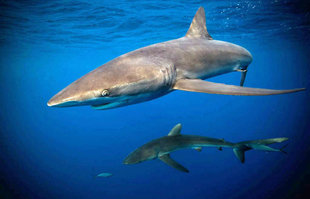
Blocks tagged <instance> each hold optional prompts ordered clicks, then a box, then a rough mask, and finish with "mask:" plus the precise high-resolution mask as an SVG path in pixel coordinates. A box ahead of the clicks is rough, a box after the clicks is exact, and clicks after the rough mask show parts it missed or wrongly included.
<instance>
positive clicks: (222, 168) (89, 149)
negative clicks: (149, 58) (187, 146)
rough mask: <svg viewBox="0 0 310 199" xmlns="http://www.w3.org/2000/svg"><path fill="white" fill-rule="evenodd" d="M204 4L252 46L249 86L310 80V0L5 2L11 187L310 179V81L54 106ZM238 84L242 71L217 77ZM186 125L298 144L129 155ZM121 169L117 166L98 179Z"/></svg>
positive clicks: (192, 190) (0, 108)
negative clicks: (169, 161)
mask: <svg viewBox="0 0 310 199" xmlns="http://www.w3.org/2000/svg"><path fill="white" fill-rule="evenodd" d="M199 6H204V7H205V9H206V15H207V27H208V30H209V33H210V34H211V35H212V36H213V38H214V39H218V40H224V41H229V42H232V43H235V44H238V45H241V46H243V47H245V48H247V49H248V50H249V51H250V52H251V53H252V55H253V58H254V60H253V63H252V64H251V65H250V66H249V72H248V75H247V80H246V83H245V86H251V87H262V88H273V89H287V88H296V87H307V88H308V89H310V79H309V77H310V68H309V62H310V61H309V55H310V54H309V52H310V51H309V48H310V47H309V44H310V42H309V41H310V37H309V30H310V28H309V27H310V26H309V18H310V13H309V6H308V3H307V1H284V0H278V1H118V2H111V1H102V0H100V1H99V0H98V1H51V2H45V1H39V0H38V1H0V30H1V32H0V44H1V46H0V81H1V83H0V91H1V92H0V131H1V133H0V180H1V187H0V194H1V196H2V197H3V198H107V199H114V198H115V199H119V198H136V199H140V198H141V199H142V198H143V199H146V198H147V199H157V198H165V199H172V198H179V199H180V198H195V199H205V198H251V199H253V198H296V197H297V196H300V197H302V196H303V195H305V194H307V190H308V189H309V187H310V186H309V184H310V183H309V174H310V171H309V168H310V161H309V160H310V158H309V154H310V153H309V152H310V151H309V150H310V147H309V144H310V134H309V133H310V132H309V129H310V106H309V99H310V95H309V91H306V92H300V93H294V94H288V95H278V96H261V97H246V96H243V97H240V96H224V95H209V94H202V93H191V92H183V91H176V92H173V93H171V94H169V95H167V96H164V97H161V98H159V99H156V100H153V101H150V102H146V103H141V104H136V105H131V106H128V107H123V108H118V109H112V110H106V111H96V110H92V109H91V108H90V107H74V108H63V109H62V108H51V107H47V105H46V102H47V101H48V99H49V98H50V97H52V96H53V95H54V94H56V93H57V92H58V91H59V90H61V89H62V88H64V87H65V86H67V85H68V84H69V83H71V82H72V81H74V80H76V79H77V78H79V77H81V76H82V75H84V74H86V73H87V72H89V71H91V70H93V69H94V68H96V67H98V66H100V65H102V64H103V63H105V62H107V61H109V60H111V59H113V58H115V57H117V56H119V55H121V54H123V53H126V52H129V51H131V50H134V49H137V48H140V47H143V46H146V45H150V44H153V43H157V42H162V41H166V40H170V39H175V38H178V37H182V36H183V35H184V34H185V33H186V31H187V28H188V27H189V25H190V22H191V19H192V17H193V16H194V14H195V12H196V10H197V9H198V7H199ZM211 80H212V81H215V82H223V83H230V84H238V83H239V80H240V74H239V73H231V74H227V75H223V76H220V77H216V78H212V79H211ZM179 122H180V123H182V124H183V131H182V133H184V134H199V135H205V136H209V137H216V138H225V139H226V140H228V141H232V142H237V141H243V140H248V139H262V138H272V137H284V136H285V137H289V138H290V140H289V145H288V147H287V149H286V150H287V151H288V155H287V156H286V155H283V154H282V153H264V152H261V151H249V152H247V153H246V162H245V164H241V163H240V162H238V160H237V159H236V158H235V157H234V155H233V152H232V150H231V149H224V150H223V151H218V150H217V149H214V148H204V149H203V151H202V152H201V153H198V152H197V151H195V150H182V151H177V152H175V153H173V154H172V156H173V158H174V159H176V160H177V161H178V162H180V163H181V164H183V165H184V166H185V167H187V168H188V169H189V170H190V173H189V174H186V173H181V172H179V171H177V170H174V169H172V168H170V167H168V166H166V165H164V164H163V163H162V162H160V161H158V160H156V161H148V162H144V163H141V164H137V165H122V160H123V159H124V158H125V157H126V156H127V154H128V153H130V152H131V151H132V150H134V149H135V148H136V147H138V146H140V145H142V144H144V143H146V142H148V141H150V140H152V139H155V138H158V137H160V136H164V135H166V134H167V133H168V132H169V130H170V129H171V128H172V127H173V126H174V125H175V124H176V123H179ZM280 146H281V145H278V147H280ZM101 172H111V173H113V174H114V175H113V176H112V177H110V178H95V177H94V176H96V175H97V174H98V173H101Z"/></svg>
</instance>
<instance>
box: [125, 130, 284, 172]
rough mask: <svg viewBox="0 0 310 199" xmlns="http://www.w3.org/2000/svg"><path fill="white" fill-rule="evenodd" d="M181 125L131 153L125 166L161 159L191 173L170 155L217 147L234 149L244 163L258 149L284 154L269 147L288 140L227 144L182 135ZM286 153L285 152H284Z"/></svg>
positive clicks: (273, 139) (221, 140)
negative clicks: (249, 152)
mask: <svg viewBox="0 0 310 199" xmlns="http://www.w3.org/2000/svg"><path fill="white" fill-rule="evenodd" d="M181 128H182V126H181V124H177V125H176V126H175V127H174V128H173V129H172V130H171V131H170V132H169V134H168V136H165V137H161V138H159V139H156V140H152V141H151V142H148V143H146V144H144V145H143V146H141V147H139V148H137V149H136V150H135V151H133V152H132V153H130V154H129V155H128V156H127V157H126V159H125V160H124V164H136V163H140V162H143V161H146V160H153V159H157V158H158V159H160V160H161V161H163V162H164V163H166V164H168V165H169V166H171V167H173V168H175V169H178V170H180V171H183V172H189V171H188V169H186V168H185V167H183V166H182V165H180V164H179V163H177V162H176V161H174V160H173V159H172V158H171V157H170V153H171V152H173V151H177V150H180V149H184V148H193V149H196V150H198V151H201V147H217V148H219V150H222V148H223V147H228V148H232V149H233V151H234V153H235V155H236V157H237V158H238V159H239V160H240V161H241V162H242V163H244V152H245V151H248V150H251V149H256V150H262V151H275V152H279V151H281V152H284V151H283V150H282V149H283V147H282V148H281V149H274V148H271V147H269V146H267V145H270V144H273V143H280V142H284V141H286V140H288V138H284V137H283V138H271V139H263V140H252V141H245V142H238V143H231V142H227V141H225V140H224V139H215V138H209V137H203V136H196V135H181ZM284 153H285V152H284Z"/></svg>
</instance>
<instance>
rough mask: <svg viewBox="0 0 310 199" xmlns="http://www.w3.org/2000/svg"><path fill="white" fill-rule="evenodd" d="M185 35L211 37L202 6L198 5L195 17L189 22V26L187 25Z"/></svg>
mask: <svg viewBox="0 0 310 199" xmlns="http://www.w3.org/2000/svg"><path fill="white" fill-rule="evenodd" d="M185 37H189V38H206V39H210V40H211V39H212V37H211V36H210V35H209V33H208V31H207V27H206V14H205V9H204V8H203V7H200V8H199V9H198V10H197V12H196V14H195V17H194V19H193V21H192V23H191V26H190V27H189V29H188V31H187V33H186V35H185Z"/></svg>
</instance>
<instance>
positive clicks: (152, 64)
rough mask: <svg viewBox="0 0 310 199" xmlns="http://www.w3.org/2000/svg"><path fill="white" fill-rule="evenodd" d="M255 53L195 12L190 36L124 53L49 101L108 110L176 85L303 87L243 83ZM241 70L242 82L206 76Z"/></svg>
mask: <svg viewBox="0 0 310 199" xmlns="http://www.w3.org/2000/svg"><path fill="white" fill-rule="evenodd" d="M251 62H252V55H251V53H250V52H249V51H248V50H246V49H245V48H243V47H241V46H238V45H236V44H232V43H229V42H224V41H219V40H214V39H213V38H212V37H211V35H210V34H209V32H208V31H207V27H206V17H205V10H204V8H203V7H200V8H199V9H198V11H197V12H196V14H195V16H194V18H193V20H192V22H191V25H190V27H189V29H188V31H187V33H186V35H185V36H183V37H181V38H178V39H175V40H170V41H166V42H162V43H157V44H153V45H150V46H146V47H143V48H140V49H137V50H134V51H131V52H129V53H126V54H124V55H121V56H119V57H117V58H115V59H113V60H111V61H109V62H107V63H106V64H104V65H102V66H100V67H98V68H96V69H95V70H93V71H91V72H89V73H87V74H86V75H84V76H82V77H81V78H79V79H77V80H76V81H74V82H73V83H71V84H70V85H68V86H67V87H65V88H64V89H63V90H61V91H60V92H59V93H57V94H56V95H55V96H53V97H52V98H51V99H50V100H49V101H48V102H47V105H48V106H53V107H70V106H82V105H88V106H91V107H93V108H94V109H99V110H105V109H111V108H116V107H122V106H127V105H130V104H136V103H140V102H144V101H148V100H152V99H155V98H158V97H161V96H163V95H166V94H168V93H170V92H172V91H175V90H183V91H191V92H202V93H210V94H224V95H274V94H285V93H292V92H297V91H301V90H304V88H298V89H289V90H271V89H259V88H249V87H243V85H244V82H245V78H246V74H247V68H248V66H249V64H250V63H251ZM234 71H237V72H241V74H242V75H241V80H240V86H235V85H227V84H223V83H215V82H210V81H205V80H204V79H208V78H210V77H214V76H217V75H222V74H225V73H229V72H234Z"/></svg>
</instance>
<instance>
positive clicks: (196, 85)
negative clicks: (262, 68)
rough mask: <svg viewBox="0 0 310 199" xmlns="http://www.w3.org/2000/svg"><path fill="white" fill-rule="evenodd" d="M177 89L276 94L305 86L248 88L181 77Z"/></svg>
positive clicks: (223, 92) (243, 93) (222, 92)
mask: <svg viewBox="0 0 310 199" xmlns="http://www.w3.org/2000/svg"><path fill="white" fill-rule="evenodd" d="M173 89H175V90H184V91H193V92H201V93H210V94H223V95H276V94H285V93H294V92H298V91H302V90H305V88H297V89H290V90H271V89H261V88H248V87H241V86H234V85H227V84H221V83H213V82H209V81H204V80H201V79H180V80H177V82H176V83H175V85H174V86H173Z"/></svg>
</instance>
